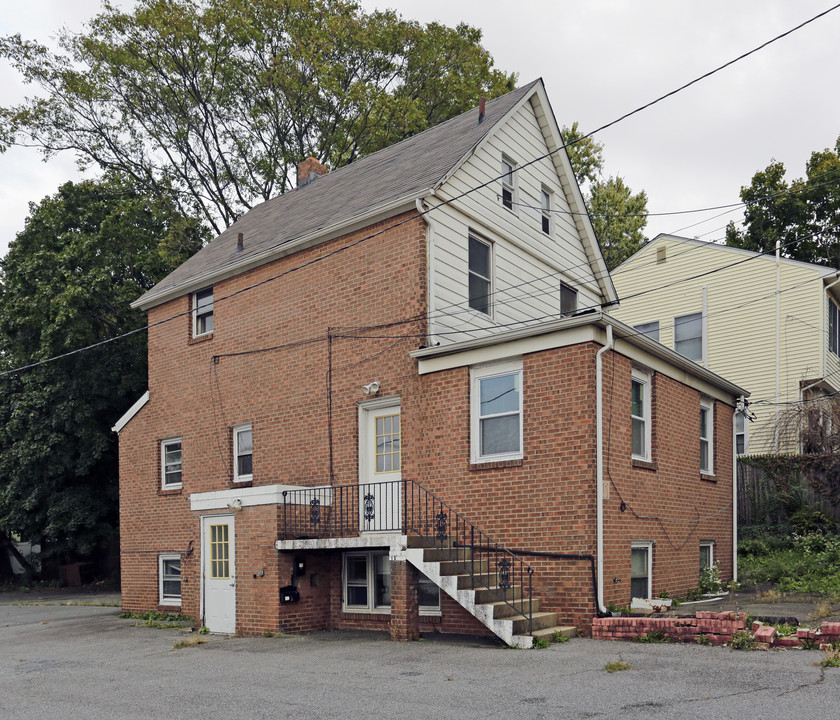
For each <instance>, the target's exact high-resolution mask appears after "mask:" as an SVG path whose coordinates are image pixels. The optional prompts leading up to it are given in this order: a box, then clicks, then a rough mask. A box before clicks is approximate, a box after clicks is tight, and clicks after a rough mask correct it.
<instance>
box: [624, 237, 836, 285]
mask: <svg viewBox="0 0 840 720" xmlns="http://www.w3.org/2000/svg"><path fill="white" fill-rule="evenodd" d="M666 240H670V241H671V242H674V243H678V244H680V245H694V246H695V247H697V248H699V247H703V248H708V249H709V250H711V251H712V252H717V251H720V252H723V253H730V254H732V255H733V259H734V257H735V256H738V255H740V256H741V257H742V258H748V257H754V258H758V257H763V258H765V259H766V260H767V261H768V262H771V263H773V264H774V265H775V264H776V256H775V255H774V254H771V253H760V252H756V251H755V250H746V249H745V248H738V247H732V246H731V245H722V244H720V243H715V242H707V241H706V240H697V239H695V238H687V237H681V236H680V235H669V234H667V233H659V235H657V236H656V237H655V238H653V240H651V241H650V242H649V243H646V244H645V245H643V246H642V247H640V248H639V249H638V250H636V252H634V253H633V254H632V255H631V256H630V257H629V258H627V259H626V260H625V261H624V262H623V263H621V265H618V266H617V267H616V268H615V269H613V272H614V273H616V274H618V271H619V270H620V269H622V268H624V266H625V265H628V264H629V263H631V262H633V261H634V260H635V259H636V258H638V257H641V256H642V255H646V254H648V253H650V252H652V251H653V249H654V248H655V247H656V246H657V245H661V244H662V243H663V242H665V241H666ZM701 252H703V251H701ZM780 261H781V262H782V264H784V265H793V266H796V267H801V268H807V269H809V270H814V271H815V272H819V273H821V274H823V275H825V276H826V277H829V276H832V275H837V274H838V273H840V271H838V270H835V269H834V268H830V267H828V266H827V265H817V264H816V263H809V262H805V261H803V260H793V259H791V258H786V257H781V258H780Z"/></svg>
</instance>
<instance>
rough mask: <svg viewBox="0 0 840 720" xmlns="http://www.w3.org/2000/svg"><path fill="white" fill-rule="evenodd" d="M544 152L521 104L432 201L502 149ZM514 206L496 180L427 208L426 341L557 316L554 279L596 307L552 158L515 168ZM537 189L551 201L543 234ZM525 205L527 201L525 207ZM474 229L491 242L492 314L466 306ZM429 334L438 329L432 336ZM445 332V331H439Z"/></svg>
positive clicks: (492, 164)
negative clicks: (545, 192) (470, 240)
mask: <svg viewBox="0 0 840 720" xmlns="http://www.w3.org/2000/svg"><path fill="white" fill-rule="evenodd" d="M546 152H548V146H547V145H546V142H545V139H544V137H543V134H542V131H541V129H540V126H539V121H538V120H537V117H536V114H535V112H534V109H533V108H532V106H531V104H530V103H526V104H525V105H524V106H523V107H522V108H521V109H520V110H519V111H518V112H517V113H516V114H515V115H514V116H513V117H512V118H511V119H510V122H509V123H508V124H506V125H504V126H502V127H499V128H498V130H497V131H496V132H495V133H494V134H493V135H492V136H491V137H490V138H489V140H488V141H487V142H486V143H485V144H484V145H482V146H481V147H480V148H479V149H478V150H477V151H476V153H475V154H474V155H473V156H472V157H471V158H469V159H468V160H467V161H466V162H465V163H464V164H463V165H462V166H461V167H460V168H459V169H458V170H457V171H456V172H455V173H454V174H453V176H452V177H451V178H450V179H449V180H448V181H447V182H446V183H444V185H443V186H442V187H441V188H440V189H439V190H438V192H437V194H436V198H435V199H434V200H433V201H432V203H431V204H432V205H434V204H435V203H436V202H440V201H442V200H448V199H452V198H455V197H456V196H459V195H461V194H462V193H464V192H466V191H467V190H469V189H471V188H473V187H475V186H476V185H480V184H482V183H484V182H487V180H489V179H491V178H496V177H498V176H499V174H500V170H499V167H500V166H499V162H500V158H501V157H502V156H506V157H509V158H511V159H514V158H515V159H517V160H520V161H522V162H524V160H523V159H524V158H529V159H532V158H535V157H537V156H540V155H542V154H545V153H546ZM516 175H517V177H516V183H517V187H516V196H517V198H518V200H519V202H521V203H522V206H520V207H517V206H514V210H515V211H516V212H511V211H509V210H507V209H505V208H504V207H503V205H502V203H501V202H500V200H499V186H498V185H496V186H495V187H488V188H485V189H483V190H481V191H478V192H471V193H469V194H468V195H465V196H464V197H461V198H459V199H458V200H457V201H455V202H453V203H451V204H449V205H445V206H443V207H440V208H439V209H438V210H436V211H435V212H434V213H432V214H431V215H430V218H431V222H432V227H433V230H432V232H433V238H434V242H433V249H432V253H433V255H432V258H431V263H432V278H433V285H432V288H431V295H432V302H431V318H430V320H431V322H430V332H431V334H432V341H433V342H440V343H442V344H445V343H449V342H455V341H457V340H466V339H469V338H472V337H481V336H485V335H487V334H488V333H492V332H497V331H498V330H504V329H508V328H512V327H521V324H520V323H527V322H532V323H533V322H544V321H545V320H547V319H556V318H559V317H560V314H561V311H560V298H559V293H558V291H557V288H558V284H559V283H560V282H564V283H565V284H566V285H568V286H569V287H573V288H575V289H576V290H577V292H578V307H579V308H581V309H582V308H586V307H594V306H599V305H600V303H601V302H602V297H601V295H600V288H599V286H598V283H597V281H596V279H595V276H594V273H593V271H592V268H591V266H590V265H589V259H588V257H587V254H586V251H585V249H584V246H583V243H582V241H581V239H580V235H579V231H578V228H577V226H576V221H575V218H574V216H572V215H571V214H569V213H570V207H569V204H568V202H567V199H566V194H565V191H564V189H563V187H562V185H561V182H560V178H559V177H558V174H557V170H556V168H555V165H554V162H553V161H552V159H550V158H545V159H543V160H540V161H538V162H536V163H534V164H533V165H529V166H528V167H522V168H520V169H519V170H518V171H517V173H516ZM543 189H545V190H548V191H550V193H551V202H552V211H553V212H552V213H551V233H550V235H547V234H546V233H544V232H543V230H542V226H541V222H540V220H539V217H540V212H541V211H540V209H539V208H540V202H541V193H542V191H543ZM525 205H527V206H529V207H525ZM470 232H474V233H477V234H478V235H480V236H481V237H482V238H484V239H486V240H487V241H488V242H490V243H492V246H493V273H494V274H493V278H492V280H493V308H492V310H493V312H492V317H490V316H489V315H483V314H479V313H476V312H474V311H473V310H471V309H470V308H469V305H468V301H467V299H468V297H469V292H468V287H467V284H468V277H469V272H468V265H469V257H468V247H467V243H466V242H465V238H467V237H468V234H469V233H470ZM435 333H440V334H439V335H436V334H435ZM444 333H445V334H444Z"/></svg>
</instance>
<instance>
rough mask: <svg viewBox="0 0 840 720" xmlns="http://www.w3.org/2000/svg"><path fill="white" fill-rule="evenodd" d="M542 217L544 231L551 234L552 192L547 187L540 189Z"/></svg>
mask: <svg viewBox="0 0 840 720" xmlns="http://www.w3.org/2000/svg"><path fill="white" fill-rule="evenodd" d="M540 219H541V221H542V231H543V232H544V233H545V234H546V235H551V193H550V192H549V191H548V190H546V189H545V188H542V190H540Z"/></svg>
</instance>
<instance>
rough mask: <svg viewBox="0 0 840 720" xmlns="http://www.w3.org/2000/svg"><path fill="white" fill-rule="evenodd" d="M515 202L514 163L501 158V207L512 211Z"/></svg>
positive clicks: (503, 157)
mask: <svg viewBox="0 0 840 720" xmlns="http://www.w3.org/2000/svg"><path fill="white" fill-rule="evenodd" d="M514 202H516V163H515V162H513V160H510V159H509V158H506V157H505V156H504V155H503V156H502V205H503V206H504V207H506V208H507V209H508V210H511V211H513V204H514Z"/></svg>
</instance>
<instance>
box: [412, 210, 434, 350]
mask: <svg viewBox="0 0 840 720" xmlns="http://www.w3.org/2000/svg"><path fill="white" fill-rule="evenodd" d="M415 204H416V206H417V212H419V213H420V217H422V218H423V220H425V221H426V227H427V230H426V346H427V347H431V346H432V344H433V342H434V332H433V329H432V317H433V316H434V310H435V252H434V249H435V230H434V225H433V224H432V214H431V212H429V211H430V210H431V209H432V206H431V205H429V207H428V209H426V208H424V207H423V199H422V198H417V200H415ZM424 213H425V214H424Z"/></svg>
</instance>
